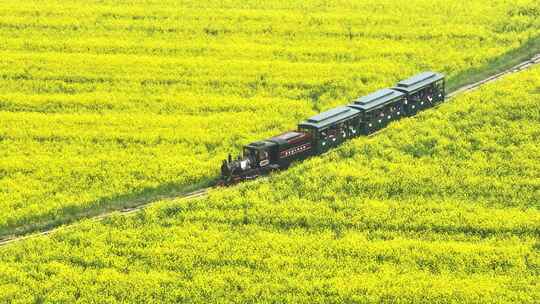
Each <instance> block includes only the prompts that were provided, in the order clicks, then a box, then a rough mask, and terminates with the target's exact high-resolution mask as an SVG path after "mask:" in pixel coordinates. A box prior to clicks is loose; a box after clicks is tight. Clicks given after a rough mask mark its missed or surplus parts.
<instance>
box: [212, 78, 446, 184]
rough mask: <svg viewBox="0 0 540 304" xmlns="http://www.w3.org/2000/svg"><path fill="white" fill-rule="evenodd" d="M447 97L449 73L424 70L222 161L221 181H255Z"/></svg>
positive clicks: (442, 100) (378, 128)
mask: <svg viewBox="0 0 540 304" xmlns="http://www.w3.org/2000/svg"><path fill="white" fill-rule="evenodd" d="M444 100H445V76H444V75H442V74H439V73H434V72H424V73H420V74H418V75H416V76H413V77H411V78H409V79H406V80H403V81H400V82H398V83H397V85H396V86H395V87H392V88H386V89H382V90H379V91H376V92H374V93H372V94H369V95H367V96H363V97H360V98H358V99H356V100H354V101H353V102H352V103H351V104H349V105H346V106H340V107H337V108H334V109H331V110H328V111H326V112H323V113H320V114H318V115H315V116H313V117H311V118H309V119H307V120H306V121H304V122H301V123H300V124H299V125H298V128H297V130H295V131H289V132H285V133H283V134H280V135H278V136H275V137H272V138H269V139H265V140H261V141H256V142H253V143H250V144H248V145H246V146H244V148H243V153H242V155H241V156H238V157H237V158H236V159H234V160H233V159H232V157H231V155H230V154H229V156H228V159H226V160H224V161H223V164H222V165H221V177H220V181H219V184H220V185H231V184H235V183H238V182H241V181H243V180H248V179H254V178H257V177H259V176H261V175H266V174H269V173H270V172H272V171H276V170H282V169H286V168H287V167H289V165H290V164H291V162H293V161H297V160H301V159H305V158H307V157H310V156H313V155H319V154H322V153H324V152H326V151H328V150H329V149H331V148H333V147H336V146H338V145H339V144H341V143H343V142H345V141H347V140H349V139H351V138H354V137H357V136H361V135H369V134H372V133H374V132H376V131H378V130H380V129H382V128H384V127H385V126H386V125H388V124H389V123H390V122H392V121H394V120H398V119H401V118H402V117H409V116H414V115H415V114H416V113H418V112H419V111H422V110H424V109H427V108H430V107H433V106H435V105H437V104H439V103H442V102H444Z"/></svg>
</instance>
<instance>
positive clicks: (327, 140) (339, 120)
mask: <svg viewBox="0 0 540 304" xmlns="http://www.w3.org/2000/svg"><path fill="white" fill-rule="evenodd" d="M359 124H360V111H358V110H356V109H352V108H349V107H344V106H341V107H337V108H334V109H331V110H328V111H326V112H323V113H320V114H318V115H315V116H313V117H311V118H309V119H308V120H306V121H304V122H302V123H300V124H299V125H298V130H300V131H304V132H307V133H310V134H311V135H312V136H313V144H314V146H315V151H316V153H323V152H325V151H327V150H328V149H330V148H332V147H335V146H337V145H339V144H340V143H342V142H343V141H345V140H347V139H348V138H350V137H355V136H357V135H358V134H359V133H360V132H359V131H360V130H359V129H358V126H359Z"/></svg>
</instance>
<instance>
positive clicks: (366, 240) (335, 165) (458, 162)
mask: <svg viewBox="0 0 540 304" xmlns="http://www.w3.org/2000/svg"><path fill="white" fill-rule="evenodd" d="M538 79H540V69H539V68H535V69H533V70H531V71H527V72H523V73H520V74H517V75H513V76H510V77H508V78H507V79H505V80H501V81H498V82H496V83H493V84H490V85H488V86H487V87H485V88H482V89H479V90H478V91H476V92H472V93H467V94H465V95H462V96H459V97H457V98H456V99H455V100H452V101H451V102H449V103H447V104H444V105H442V106H441V107H439V108H437V109H435V110H428V111H426V112H422V113H421V114H419V115H418V116H417V117H415V118H411V119H405V120H402V121H400V122H398V123H394V124H392V125H390V126H389V128H388V129H387V130H386V131H385V132H383V133H381V134H379V135H377V136H375V137H372V138H358V139H355V140H353V141H351V142H349V143H347V144H346V145H345V146H343V148H339V149H337V150H334V151H333V152H330V153H329V154H326V155H324V156H322V157H317V158H312V159H310V160H308V161H305V162H303V163H299V164H296V165H295V166H292V167H291V168H290V169H289V170H287V171H284V172H282V173H279V174H276V175H273V176H272V177H271V178H270V179H267V180H256V181H253V182H249V183H244V184H241V185H239V186H236V187H232V188H226V189H219V190H216V191H212V192H211V193H210V196H209V197H207V198H204V199H198V200H190V201H185V200H178V201H173V202H162V203H159V204H157V205H156V206H154V207H152V208H150V209H147V210H145V211H144V212H141V213H138V214H135V215H133V216H128V217H125V216H117V217H113V218H109V219H106V220H104V221H103V222H100V223H96V222H87V223H83V224H82V225H81V226H80V227H78V228H76V229H74V230H71V231H62V232H58V233H55V234H53V235H51V236H49V237H44V238H37V239H31V240H27V241H24V242H21V243H17V244H13V245H11V246H6V247H4V248H1V249H0V273H1V274H2V275H1V276H0V290H2V293H0V301H2V300H3V301H11V300H13V301H20V302H40V301H42V302H49V303H58V302H66V303H71V302H77V301H79V302H100V303H102V302H105V303H116V302H168V303H179V302H188V303H208V302H220V303H222V302H239V303H246V302H264V303H271V302H272V303H284V302H294V303H297V302H302V303H344V302H345V303H374V302H375V303H377V302H392V303H394V302H395V303H434V302H436V303H494V302H495V303H505V302H506V303H535V302H537V301H538V299H539V298H540V285H539V282H540V245H539V239H538V237H539V234H540V210H539V209H540V208H539V207H540V205H539V201H540V176H539V175H538V172H540V158H539V157H540V153H539V152H540V151H539V149H540V148H539V146H538V144H537V143H538V140H539V139H540V103H539V102H538V100H539V98H540V92H539V90H538V87H539V83H538Z"/></svg>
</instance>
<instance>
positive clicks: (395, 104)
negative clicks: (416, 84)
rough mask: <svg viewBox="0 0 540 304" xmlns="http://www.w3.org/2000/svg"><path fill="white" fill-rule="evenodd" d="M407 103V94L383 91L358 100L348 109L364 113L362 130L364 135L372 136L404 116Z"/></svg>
mask: <svg viewBox="0 0 540 304" xmlns="http://www.w3.org/2000/svg"><path fill="white" fill-rule="evenodd" d="M406 101H407V99H406V95H405V93H402V92H400V91H396V90H391V89H382V90H379V91H376V92H374V93H372V94H369V95H367V96H364V97H360V98H358V99H356V100H355V101H354V103H352V104H350V105H348V107H349V108H352V109H356V110H358V111H360V112H361V113H362V115H361V124H360V129H361V130H362V133H363V134H370V133H373V132H375V131H377V130H379V129H381V128H383V127H385V126H386V125H387V124H388V123H390V122H391V121H393V120H397V119H400V118H401V117H402V116H404V111H403V109H404V106H405V103H406Z"/></svg>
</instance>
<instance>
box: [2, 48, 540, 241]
mask: <svg viewBox="0 0 540 304" xmlns="http://www.w3.org/2000/svg"><path fill="white" fill-rule="evenodd" d="M538 64H540V53H539V54H536V55H535V56H533V57H532V58H530V59H527V60H525V61H523V62H521V63H519V64H517V65H515V66H513V67H511V68H509V69H506V70H504V71H502V72H500V73H497V74H494V75H492V76H489V77H487V78H485V79H482V80H480V81H477V82H474V83H471V84H468V85H464V86H462V87H460V88H458V89H456V90H455V91H453V92H450V93H449V94H447V95H446V99H447V100H449V99H453V98H454V97H455V96H457V95H459V94H462V93H465V92H470V91H473V90H476V89H477V88H479V87H481V86H483V85H485V84H488V83H490V82H493V81H496V80H498V79H501V78H503V77H504V76H506V75H509V74H513V73H517V72H520V71H523V70H526V69H529V68H531V67H532V66H535V65H538ZM438 106H440V105H438ZM438 106H436V107H438ZM385 130H387V128H384V129H381V130H379V131H377V132H374V133H372V134H370V135H368V137H373V136H375V135H377V134H380V133H382V132H384V131H385ZM336 150H339V148H337V149H332V150H330V151H336ZM263 179H264V178H263ZM214 187H215V186H210V187H206V188H201V189H198V190H195V191H192V192H189V193H184V194H180V195H167V196H159V197H156V198H155V199H153V200H152V201H150V202H146V203H142V204H140V205H137V206H132V207H126V208H123V209H119V210H115V211H110V212H105V213H102V214H100V215H96V216H93V217H88V218H81V219H86V220H90V221H101V220H103V219H105V218H108V217H111V216H112V215H114V214H121V215H124V216H128V215H131V214H134V213H137V212H139V211H141V210H144V209H145V208H147V207H149V206H150V205H152V204H153V203H155V202H157V201H162V200H172V199H181V200H189V199H195V198H200V197H204V196H206V195H207V194H208V191H209V190H210V189H212V188H214ZM79 225H80V222H75V223H71V224H65V225H62V226H59V227H56V228H52V229H49V230H45V231H41V232H36V233H31V234H27V235H22V236H17V235H15V236H11V237H7V238H3V239H0V247H2V246H6V245H9V244H12V243H15V242H19V241H23V240H26V239H30V238H36V237H39V236H45V235H49V234H52V233H54V232H57V231H61V230H68V229H73V228H76V227H77V226H79Z"/></svg>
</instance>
